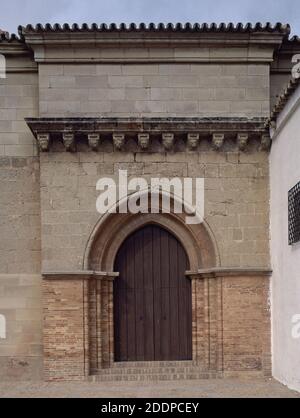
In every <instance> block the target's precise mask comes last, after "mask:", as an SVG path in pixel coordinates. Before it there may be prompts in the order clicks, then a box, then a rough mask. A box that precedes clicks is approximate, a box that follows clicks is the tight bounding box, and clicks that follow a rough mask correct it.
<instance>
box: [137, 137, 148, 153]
mask: <svg viewBox="0 0 300 418" xmlns="http://www.w3.org/2000/svg"><path fill="white" fill-rule="evenodd" d="M138 144H139V147H140V148H141V149H143V150H145V149H147V148H149V144H150V135H149V134H138Z"/></svg>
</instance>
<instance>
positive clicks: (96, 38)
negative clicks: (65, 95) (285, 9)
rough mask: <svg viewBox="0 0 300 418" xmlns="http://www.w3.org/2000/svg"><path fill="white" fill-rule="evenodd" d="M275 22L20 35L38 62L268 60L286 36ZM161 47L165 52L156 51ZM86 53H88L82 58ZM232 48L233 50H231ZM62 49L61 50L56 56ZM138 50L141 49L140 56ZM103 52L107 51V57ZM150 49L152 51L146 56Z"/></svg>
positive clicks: (35, 30)
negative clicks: (273, 23)
mask: <svg viewBox="0 0 300 418" xmlns="http://www.w3.org/2000/svg"><path fill="white" fill-rule="evenodd" d="M289 33H290V28H289V26H288V25H282V24H280V23H278V24H276V25H274V26H272V25H271V24H269V23H268V24H266V25H262V24H260V23H257V24H255V25H251V24H246V25H242V24H241V23H239V24H237V25H233V24H232V23H229V24H228V25H226V24H220V25H216V24H211V25H208V24H202V25H200V24H194V25H193V24H190V23H187V24H171V23H169V24H166V25H164V24H158V25H154V24H149V25H146V24H140V25H135V24H130V25H128V26H126V25H124V24H121V25H119V26H118V25H116V24H111V25H105V24H102V25H96V24H92V25H91V26H89V25H87V24H83V25H82V26H79V25H77V24H74V25H68V24H65V25H63V26H60V25H59V24H55V25H53V26H52V25H50V24H46V25H45V26H43V25H40V24H38V25H36V26H35V27H33V26H32V25H27V26H26V27H19V35H20V37H21V39H22V40H23V41H24V42H25V43H26V45H27V46H28V47H29V48H30V49H32V50H33V51H34V56H35V60H36V61H37V62H53V63H54V62H64V63H68V62H94V63H95V62H98V63H99V62H101V63H103V62H110V63H115V62H161V63H162V62H257V63H258V62H265V63H267V62H272V61H273V53H274V50H275V49H278V48H279V47H280V46H281V44H282V42H283V40H285V39H287V38H288V35H289ZM163 48H164V49H165V51H167V52H168V53H163V54H162V53H157V50H160V51H161V50H162V49H163ZM85 49H88V53H87V54H85V51H84V50H85ZM233 49H235V51H233ZM61 50H63V51H64V53H63V54H61V52H60V51H61ZM141 50H142V51H144V52H143V53H141ZM107 51H108V53H107ZM151 51H152V52H151Z"/></svg>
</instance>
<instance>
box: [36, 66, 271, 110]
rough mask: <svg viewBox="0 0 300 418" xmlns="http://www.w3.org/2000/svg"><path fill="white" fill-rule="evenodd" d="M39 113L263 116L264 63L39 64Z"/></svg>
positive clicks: (266, 88) (265, 97)
mask: <svg viewBox="0 0 300 418" xmlns="http://www.w3.org/2000/svg"><path fill="white" fill-rule="evenodd" d="M39 94H40V116H47V117H52V116H53V117H54V116H60V117H61V116H90V117H92V116H99V114H101V115H102V116H105V115H106V116H128V115H130V116H147V115H148V116H149V115H151V116H220V115H221V116H231V117H232V116H248V117H252V116H268V114H269V111H270V105H269V97H270V81H269V66H268V65H266V64H260V65H256V64H240V65H238V64H219V65H218V64H202V63H201V64H176V63H174V64H135V65H134V64H122V65H117V64H114V65H107V64H97V65H96V64H66V65H62V64H56V65H55V64H40V65H39Z"/></svg>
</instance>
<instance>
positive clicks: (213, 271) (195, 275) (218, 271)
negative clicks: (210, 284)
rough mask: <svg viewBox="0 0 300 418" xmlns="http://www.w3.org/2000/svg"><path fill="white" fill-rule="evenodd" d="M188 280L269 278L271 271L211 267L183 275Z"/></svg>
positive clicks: (266, 269) (265, 269)
mask: <svg viewBox="0 0 300 418" xmlns="http://www.w3.org/2000/svg"><path fill="white" fill-rule="evenodd" d="M185 275H186V276H187V277H189V278H190V279H206V278H216V277H241V276H242V277H244V276H245V277H251V276H252V277H253V276H255V277H257V276H263V277H264V276H267V277H269V276H271V275H272V270H270V269H269V268H268V267H264V268H242V267H213V268H210V269H200V270H198V271H196V272H192V271H187V272H186V273H185Z"/></svg>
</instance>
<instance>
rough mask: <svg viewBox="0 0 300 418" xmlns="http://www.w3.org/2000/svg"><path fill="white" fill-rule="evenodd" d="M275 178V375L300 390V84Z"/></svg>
mask: <svg viewBox="0 0 300 418" xmlns="http://www.w3.org/2000/svg"><path fill="white" fill-rule="evenodd" d="M270 176H271V182H270V184H271V258H272V268H273V278H272V296H271V298H272V301H271V302H272V333H273V374H274V377H275V378H277V379H278V380H280V381H281V382H283V383H284V384H286V385H288V386H289V387H290V388H293V389H296V390H299V391H300V337H299V338H293V336H292V329H293V326H294V327H295V325H296V324H293V323H292V319H293V317H294V318H295V315H298V318H299V315H300V243H298V244H295V245H293V246H289V245H288V191H289V189H291V188H292V187H293V186H295V185H296V183H298V182H299V181H300V87H298V90H297V91H296V92H295V93H294V94H293V96H292V97H291V98H290V100H289V102H288V104H287V106H286V107H285V109H284V111H283V112H282V114H281V115H280V117H279V119H278V121H277V132H276V134H275V136H274V138H273V146H272V150H271V155H270ZM295 319H296V318H295ZM298 324H299V319H298ZM299 329H300V327H299V326H298V334H299ZM296 331H297V330H296V328H294V333H296Z"/></svg>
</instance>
